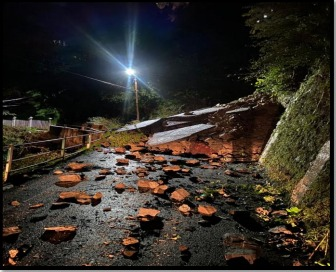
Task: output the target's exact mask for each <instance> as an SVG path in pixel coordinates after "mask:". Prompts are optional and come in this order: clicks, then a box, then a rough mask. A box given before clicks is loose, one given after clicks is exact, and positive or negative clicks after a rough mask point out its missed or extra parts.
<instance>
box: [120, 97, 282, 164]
mask: <svg viewBox="0 0 336 272" xmlns="http://www.w3.org/2000/svg"><path fill="white" fill-rule="evenodd" d="M282 111H283V108H282V106H281V105H280V104H279V103H277V102H275V101H273V100H272V99H271V98H270V97H268V96H265V95H262V94H253V95H249V96H247V97H244V98H240V99H239V100H235V101H232V102H230V103H228V104H224V105H217V106H216V107H212V108H207V109H201V110H197V111H193V112H189V113H184V114H183V113H182V114H178V115H174V116H171V117H168V118H165V119H159V120H158V119H156V120H154V121H153V122H149V121H146V122H143V123H144V124H143V125H142V124H141V123H140V124H138V129H141V130H142V131H143V132H144V133H148V134H149V135H150V137H149V140H148V142H147V147H148V149H149V150H152V151H159V152H167V151H170V152H172V154H174V155H182V154H192V155H207V156H211V155H213V154H218V155H220V156H222V157H223V158H224V161H227V162H233V161H241V162H245V161H258V159H259V157H260V155H261V153H262V151H263V149H264V147H265V145H266V143H267V141H268V139H269V137H270V135H271V133H272V131H273V129H274V128H275V126H276V123H277V121H278V120H279V118H280V115H281V113H282ZM127 129H131V128H130V127H128V128H123V130H127Z"/></svg>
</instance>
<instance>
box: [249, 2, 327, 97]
mask: <svg viewBox="0 0 336 272" xmlns="http://www.w3.org/2000/svg"><path fill="white" fill-rule="evenodd" d="M330 12H331V8H330V3H329V2H308V3H306V2H305V3H299V2H281V3H271V2H266V3H258V4H255V5H252V6H250V7H249V10H248V12H247V13H245V14H244V15H243V17H246V25H247V26H248V27H250V28H251V29H250V35H251V38H252V39H253V42H254V46H256V47H257V48H259V57H258V58H257V59H256V60H253V61H252V65H251V72H250V74H249V75H248V76H247V77H246V79H247V80H251V79H257V80H256V83H255V85H256V87H257V88H258V89H259V90H261V91H266V92H271V93H273V94H279V93H280V92H285V91H287V92H293V91H296V90H297V89H298V87H299V85H300V83H301V82H303V80H304V79H305V77H306V76H307V75H308V74H309V72H311V71H312V69H313V68H315V67H316V66H317V65H319V63H323V62H327V63H329V61H330V23H331V21H330Z"/></svg>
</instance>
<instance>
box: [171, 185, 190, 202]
mask: <svg viewBox="0 0 336 272" xmlns="http://www.w3.org/2000/svg"><path fill="white" fill-rule="evenodd" d="M189 195H190V194H189V192H188V191H186V190H185V189H183V188H180V189H177V190H175V191H174V192H172V194H171V195H170V199H171V200H172V201H175V202H182V201H184V200H185V199H186V198H187V197H189Z"/></svg>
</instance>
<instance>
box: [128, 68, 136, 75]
mask: <svg viewBox="0 0 336 272" xmlns="http://www.w3.org/2000/svg"><path fill="white" fill-rule="evenodd" d="M126 73H127V74H128V75H129V76H133V75H135V71H134V70H133V69H132V68H127V69H126Z"/></svg>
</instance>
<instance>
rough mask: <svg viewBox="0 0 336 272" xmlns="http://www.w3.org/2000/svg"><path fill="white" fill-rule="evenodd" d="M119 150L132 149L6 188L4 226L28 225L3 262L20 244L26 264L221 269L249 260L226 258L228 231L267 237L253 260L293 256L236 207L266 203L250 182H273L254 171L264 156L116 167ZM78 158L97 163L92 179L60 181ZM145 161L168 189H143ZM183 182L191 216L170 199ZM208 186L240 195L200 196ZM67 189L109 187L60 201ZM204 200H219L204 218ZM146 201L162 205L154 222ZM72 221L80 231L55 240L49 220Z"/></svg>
mask: <svg viewBox="0 0 336 272" xmlns="http://www.w3.org/2000/svg"><path fill="white" fill-rule="evenodd" d="M164 156H165V157H166V159H167V161H168V162H167V164H168V165H170V160H171V159H181V160H187V159H188V158H184V157H176V156H171V155H164ZM116 158H124V155H119V154H114V153H108V154H104V153H103V152H97V151H93V152H91V153H86V154H82V155H80V156H78V157H76V158H73V159H71V160H68V161H66V162H63V163H61V164H58V165H56V166H54V167H52V168H49V169H44V170H42V171H40V172H39V173H35V174H34V175H31V176H29V177H28V178H25V179H24V178H23V177H22V178H20V179H16V180H13V181H12V182H13V184H14V186H13V187H12V188H9V189H6V190H4V191H3V227H11V226H20V228H21V230H22V232H21V233H20V234H19V235H18V236H17V238H16V239H12V240H10V241H3V245H2V248H3V257H2V261H3V265H5V266H7V265H10V264H8V258H9V250H11V249H19V252H20V253H19V255H17V256H16V257H15V258H14V261H15V263H16V264H15V266H16V267H21V266H22V267H25V268H29V267H32V268H33V267H37V268H41V267H64V269H66V268H69V267H77V268H78V267H79V266H94V267H106V266H116V267H129V266H133V267H182V266H188V267H207V269H211V267H214V268H215V267H217V269H218V267H220V266H238V267H239V266H241V265H243V264H244V265H248V264H246V263H244V262H243V263H242V262H234V261H227V260H226V259H225V257H224V256H225V253H226V252H227V251H226V250H227V248H226V246H225V245H224V243H223V237H224V235H225V234H228V233H231V234H232V233H235V234H243V235H246V236H248V237H252V238H253V239H254V241H256V242H258V243H259V245H260V248H261V250H262V253H261V256H260V258H259V259H258V261H257V262H256V263H255V264H254V265H253V266H258V267H268V268H269V267H271V268H272V269H276V268H281V267H283V266H286V265H289V264H291V263H292V262H293V260H292V259H291V258H288V256H283V255H284V254H283V252H279V251H276V249H274V248H271V247H270V246H269V245H268V244H267V243H266V241H267V237H268V235H269V233H268V231H267V228H264V227H263V225H262V222H261V223H260V224H259V223H258V222H257V221H254V220H252V219H251V218H250V219H249V220H250V221H246V220H245V221H244V220H237V219H239V218H236V217H234V216H232V214H230V211H232V210H239V211H248V212H251V214H252V213H254V212H253V211H254V210H255V207H258V206H260V205H262V204H261V203H259V202H258V201H259V199H258V198H257V197H256V196H253V195H251V194H250V193H248V192H247V190H245V189H244V188H247V187H248V186H252V185H255V184H264V183H265V181H266V180H265V179H264V178H253V177H252V174H253V173H257V172H259V173H261V172H260V169H258V165H257V164H255V163H239V164H228V163H227V164H222V165H221V166H220V167H218V168H216V169H203V168H201V166H202V165H208V161H206V160H204V161H202V160H201V165H199V166H195V167H189V168H190V169H191V172H190V173H185V174H184V173H183V174H177V175H173V176H172V175H167V174H165V173H164V172H163V171H162V164H158V163H156V164H147V163H142V162H140V161H135V160H130V163H129V165H128V166H125V169H126V172H127V173H126V174H125V175H118V174H116V173H115V172H114V170H115V169H116V168H119V167H121V166H118V165H116ZM72 161H77V162H84V163H91V164H93V166H94V167H93V168H92V169H91V170H90V171H85V172H82V173H83V174H85V180H84V181H82V182H80V183H78V184H77V185H76V186H74V187H70V188H64V187H60V186H57V185H56V184H55V183H56V182H57V181H58V176H57V175H54V174H53V172H54V170H56V169H60V170H63V171H65V172H66V170H65V166H66V165H67V164H68V163H69V162H72ZM139 166H141V167H145V166H149V167H153V166H154V167H155V168H156V170H155V171H149V172H148V173H149V175H148V176H146V177H145V179H152V180H159V179H161V180H164V182H165V183H166V184H167V185H168V186H169V189H168V190H167V192H166V193H165V194H164V195H161V196H159V195H154V194H151V193H150V192H144V193H141V192H139V191H138V188H137V184H136V183H137V181H138V180H139V178H138V177H137V175H136V174H135V173H134V170H135V168H136V167H139ZM102 168H109V169H111V171H112V172H113V174H111V175H107V176H106V177H105V178H104V179H101V180H95V178H96V177H97V176H98V175H99V174H98V172H99V171H100V170H101V169H102ZM237 168H245V169H247V170H248V171H249V173H247V174H240V175H239V176H238V177H232V176H229V175H226V174H224V171H225V170H227V169H237ZM151 170H154V169H151ZM262 176H263V174H262ZM119 182H122V183H124V184H125V185H126V187H128V188H131V187H132V188H134V189H133V190H132V189H126V190H124V191H123V192H118V191H116V190H115V188H114V186H115V184H116V183H119ZM6 187H7V186H6ZM6 187H5V188H6ZM178 188H184V189H185V190H187V191H188V192H189V193H190V196H189V197H188V199H187V200H186V201H185V203H186V204H188V205H189V206H190V207H191V208H192V212H191V214H190V215H189V216H186V215H183V214H182V213H181V212H180V211H179V210H178V207H179V206H180V204H181V203H180V204H177V203H174V202H172V201H171V199H170V194H171V193H172V192H173V191H174V190H175V189H178ZM206 188H208V189H209V188H210V189H220V188H225V190H226V192H227V193H228V194H229V195H230V199H231V200H232V199H233V201H232V202H230V201H228V199H227V198H225V197H223V196H222V195H219V196H216V197H215V198H214V199H211V198H208V199H203V198H201V199H200V198H199V197H200V195H202V194H201V191H199V190H201V189H203V190H204V189H206ZM64 191H83V192H86V193H87V194H88V195H94V194H96V193H97V192H101V193H102V195H103V197H102V200H101V202H100V203H99V204H98V205H95V206H93V205H81V204H78V203H71V204H70V205H69V206H68V207H64V208H59V209H52V208H51V207H52V203H54V202H56V201H57V200H58V197H59V194H60V193H61V192H64ZM12 201H18V202H19V205H18V206H13V205H12V204H11V203H12ZM38 203H43V204H44V206H42V207H40V208H36V209H31V208H30V206H32V205H35V204H38ZM198 205H211V206H213V207H215V208H216V209H217V212H216V214H215V216H214V217H211V218H210V219H208V218H204V217H203V216H202V215H201V214H199V213H197V206H198ZM142 207H143V208H153V209H157V210H159V211H160V213H159V215H158V217H157V220H155V221H154V223H153V222H149V223H147V224H146V223H143V222H140V221H139V220H138V219H137V214H138V212H139V209H140V208H142ZM109 209H110V210H109ZM69 225H71V226H76V227H77V231H76V232H75V234H74V235H72V236H71V237H70V238H67V239H68V240H66V239H65V241H58V242H57V243H52V242H50V240H48V237H46V235H45V230H44V228H46V227H54V226H69ZM129 236H132V237H134V238H136V239H138V240H139V244H138V246H137V247H136V249H135V251H136V254H135V255H134V257H132V258H128V257H125V256H124V254H123V251H124V250H125V249H126V247H125V246H124V245H122V240H123V238H126V237H129ZM49 238H50V237H49ZM58 238H59V237H58ZM55 239H57V237H56V238H55ZM60 239H61V238H60ZM180 246H185V247H187V248H188V250H186V251H184V252H183V250H182V248H181V247H180Z"/></svg>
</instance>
